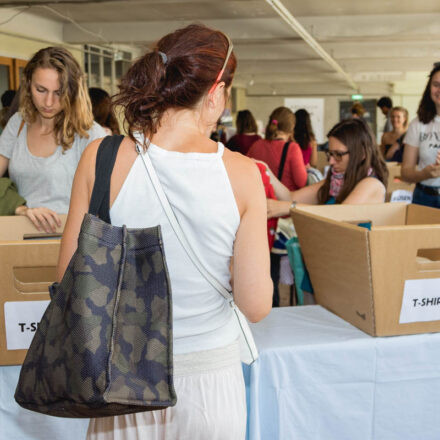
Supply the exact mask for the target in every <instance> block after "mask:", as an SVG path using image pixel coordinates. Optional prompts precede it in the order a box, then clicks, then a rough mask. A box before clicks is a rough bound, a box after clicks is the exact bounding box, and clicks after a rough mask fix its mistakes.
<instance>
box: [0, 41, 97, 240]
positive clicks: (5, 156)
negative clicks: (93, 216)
mask: <svg viewBox="0 0 440 440" xmlns="http://www.w3.org/2000/svg"><path fill="white" fill-rule="evenodd" d="M104 134H105V133H104V131H103V129H102V127H100V126H99V125H98V124H96V123H94V122H93V115H92V108H91V105H90V99H89V95H88V93H87V89H86V87H85V79H84V74H83V72H82V71H81V68H80V66H79V64H78V62H77V61H76V60H75V58H73V56H72V54H71V53H70V52H68V51H67V50H66V49H64V48H62V47H46V48H45V49H41V50H39V51H38V52H37V53H36V54H35V55H34V56H33V57H32V58H31V59H30V61H29V62H28V63H27V65H26V67H25V68H24V72H23V80H22V84H21V86H20V106H19V112H17V113H15V114H14V115H13V116H12V117H11V118H10V120H9V121H8V124H7V125H6V127H5V129H4V131H3V133H2V135H1V137H0V176H2V175H3V174H4V173H5V172H6V170H9V176H10V178H11V179H12V180H13V181H14V183H15V184H16V185H17V188H18V192H19V194H20V195H21V196H22V197H24V198H25V199H26V201H27V205H23V206H19V207H18V208H17V209H16V211H15V213H16V214H17V215H25V216H27V217H28V218H29V219H30V220H31V221H32V222H33V223H34V225H35V226H36V227H37V228H38V229H39V230H44V231H46V232H52V231H53V230H55V229H56V227H57V226H60V218H59V215H58V214H66V213H67V211H68V209H69V200H70V192H71V189H72V181H73V176H74V174H75V170H76V167H77V165H78V162H79V159H80V157H81V154H82V152H83V151H84V149H85V148H86V146H87V144H88V143H89V142H91V141H93V140H94V139H97V138H99V137H102V136H103V135H104Z"/></svg>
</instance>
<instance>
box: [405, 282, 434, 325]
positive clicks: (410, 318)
mask: <svg viewBox="0 0 440 440" xmlns="http://www.w3.org/2000/svg"><path fill="white" fill-rule="evenodd" d="M438 320H440V278H428V279H422V280H406V281H405V287H404V289H403V301H402V308H401V310H400V319H399V323H400V324H404V323H408V322H425V321H438Z"/></svg>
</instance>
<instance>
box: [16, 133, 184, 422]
mask: <svg viewBox="0 0 440 440" xmlns="http://www.w3.org/2000/svg"><path fill="white" fill-rule="evenodd" d="M108 139H110V140H108ZM109 142H110V144H109ZM116 143H117V142H116V141H115V138H106V139H105V140H104V141H103V142H102V144H101V146H100V150H101V148H102V147H106V146H108V145H110V147H109V148H108V149H107V150H106V148H104V149H103V150H102V151H104V152H106V151H110V152H112V149H113V150H114V148H115V145H116ZM119 143H120V140H119ZM119 143H118V144H117V146H116V150H117V147H119ZM103 144H104V145H103ZM98 153H99V152H98ZM113 153H114V151H113ZM105 156H106V157H108V156H109V155H108V154H107V153H106V154H105ZM115 156H116V154H114V157H115ZM113 159H114V158H113ZM98 162H100V163H101V165H99V164H98ZM113 163H114V160H113ZM113 163H112V164H111V168H110V171H109V172H110V174H111V170H112V168H113ZM98 168H100V170H103V169H104V170H105V169H106V168H105V167H102V161H100V160H99V157H98V156H97V170H98ZM107 177H108V176H107ZM96 180H97V182H98V183H97V182H95V188H96V185H98V186H99V181H101V182H102V178H101V177H99V176H98V172H97V175H96ZM104 181H106V182H109V181H110V180H109V179H107V180H105V179H104ZM95 188H94V192H95ZM103 194H104V195H105V192H103ZM92 199H93V197H92ZM99 205H101V204H99ZM103 205H104V206H107V207H108V204H106V203H104V204H103ZM49 290H50V296H51V301H50V304H49V306H48V308H47V310H46V312H45V313H44V315H43V318H42V320H41V322H40V324H39V326H38V329H37V331H36V333H35V336H34V339H33V341H32V344H31V346H30V348H29V350H28V353H27V356H26V359H25V361H24V363H23V366H22V369H21V373H20V378H19V382H18V385H17V389H16V393H15V400H16V401H17V402H18V403H19V404H20V405H21V406H22V407H24V408H26V409H29V410H33V411H37V412H40V413H44V414H49V415H53V416H60V417H87V418H89V417H93V418H94V417H106V416H112V415H121V414H128V413H134V412H140V411H150V410H156V409H163V408H166V407H168V406H173V405H174V404H175V403H176V394H175V391H174V386H173V362H172V361H173V359H172V357H173V353H172V306H171V290H170V281H169V277H168V271H167V266H166V261H165V257H164V249H163V243H162V238H161V229H160V226H157V227H153V228H145V229H127V228H126V227H125V226H123V227H116V226H112V225H111V224H109V223H107V222H105V221H103V220H102V219H100V218H98V217H96V216H95V215H92V214H90V213H89V214H86V215H85V217H84V220H83V223H82V226H81V231H80V234H79V239H78V248H77V250H76V252H75V254H74V255H73V257H72V259H71V261H70V263H69V265H68V268H67V269H66V272H65V274H64V277H63V279H62V281H61V283H59V284H58V283H54V284H53V285H52V286H51V287H50V289H49Z"/></svg>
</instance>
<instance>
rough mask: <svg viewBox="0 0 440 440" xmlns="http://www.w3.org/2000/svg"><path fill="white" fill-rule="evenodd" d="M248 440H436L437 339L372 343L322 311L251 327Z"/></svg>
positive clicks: (293, 312)
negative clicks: (253, 356)
mask: <svg viewBox="0 0 440 440" xmlns="http://www.w3.org/2000/svg"><path fill="white" fill-rule="evenodd" d="M251 328H252V331H253V333H254V336H255V339H256V342H257V346H258V348H259V350H260V358H259V360H258V361H257V362H256V363H254V364H253V365H252V366H251V367H250V368H249V367H246V368H245V374H246V382H247V387H248V393H249V394H248V399H249V403H250V405H249V420H248V437H249V439H250V440H260V439H262V440H278V439H279V440H296V439H298V440H439V439H440V334H439V333H437V334H425V335H413V336H397V337H387V338H373V337H370V336H368V335H367V334H365V333H363V332H362V331H360V330H358V329H356V328H355V327H353V326H351V325H350V324H348V323H347V322H345V321H343V320H342V319H340V318H338V317H337V316H336V315H333V314H332V313H330V312H328V311H326V310H325V309H323V308H321V307H320V306H305V307H289V308H280V309H274V310H272V312H271V313H270V314H269V316H268V317H267V318H265V319H264V320H263V321H262V322H260V323H258V324H253V325H252V326H251Z"/></svg>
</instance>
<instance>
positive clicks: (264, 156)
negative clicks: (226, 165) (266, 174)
mask: <svg viewBox="0 0 440 440" xmlns="http://www.w3.org/2000/svg"><path fill="white" fill-rule="evenodd" d="M294 128H295V115H294V114H293V112H292V111H291V110H290V109H289V108H287V107H278V108H276V109H275V110H274V111H273V112H272V113H271V114H270V116H269V121H268V123H267V126H266V139H261V140H259V141H257V142H255V144H254V145H252V147H251V149H250V150H249V152H248V156H249V157H252V158H253V159H256V160H261V161H263V162H265V163H266V164H267V165H268V166H269V168H270V170H271V171H272V173H273V174H275V175H276V176H278V175H279V171H280V165H282V164H281V159H282V156H283V151H285V152H286V156H285V162H284V168H283V170H282V171H283V172H282V176H281V179H280V180H281V182H283V184H284V185H286V186H287V188H289V190H290V191H294V190H296V189H299V188H302V187H303V186H304V185H305V184H306V182H307V170H306V167H305V165H304V159H303V156H302V153H301V149H300V147H299V145H298V144H297V143H296V142H293V141H292V138H293V130H294ZM286 149H287V150H286Z"/></svg>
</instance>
